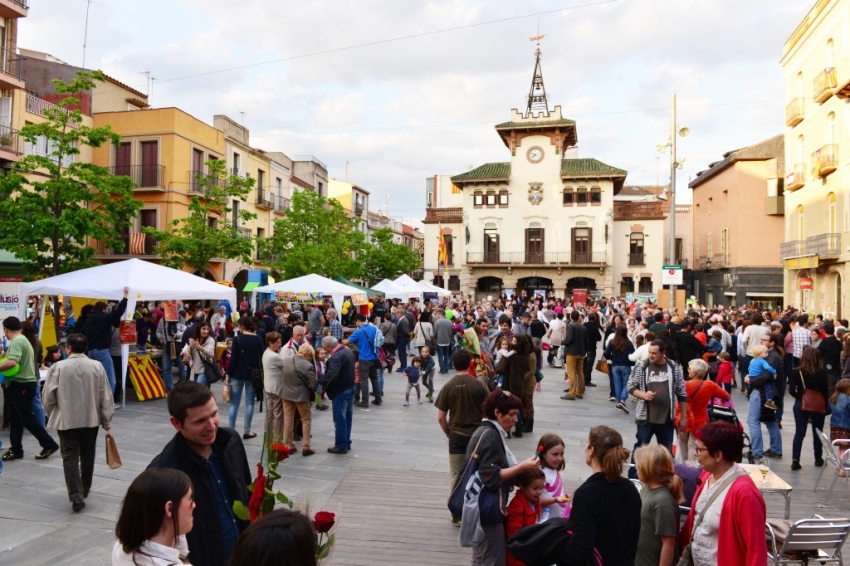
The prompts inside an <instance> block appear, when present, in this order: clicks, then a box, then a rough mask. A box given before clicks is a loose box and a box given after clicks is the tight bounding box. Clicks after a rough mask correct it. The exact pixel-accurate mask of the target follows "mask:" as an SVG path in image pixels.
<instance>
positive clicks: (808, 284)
mask: <svg viewBox="0 0 850 566" xmlns="http://www.w3.org/2000/svg"><path fill="white" fill-rule="evenodd" d="M797 281H799V285H800V291H811V290H812V289H813V288H814V284H813V282H812V278H811V277H800V278H799V279H798V280H797Z"/></svg>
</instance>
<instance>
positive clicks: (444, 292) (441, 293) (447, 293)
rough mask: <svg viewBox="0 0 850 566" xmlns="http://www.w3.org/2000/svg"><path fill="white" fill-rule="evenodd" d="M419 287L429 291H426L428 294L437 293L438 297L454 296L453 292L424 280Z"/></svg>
mask: <svg viewBox="0 0 850 566" xmlns="http://www.w3.org/2000/svg"><path fill="white" fill-rule="evenodd" d="M419 286H420V287H424V288H426V289H428V290H427V291H426V293H427V292H430V293H437V296H438V297H451V296H452V292H451V291H447V290H445V289H443V288H442V287H437V286H436V285H433V284H431V283H428V282H427V281H425V280H424V279H423V280H422V281H419Z"/></svg>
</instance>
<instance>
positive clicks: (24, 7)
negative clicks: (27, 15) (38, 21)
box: [10, 0, 30, 10]
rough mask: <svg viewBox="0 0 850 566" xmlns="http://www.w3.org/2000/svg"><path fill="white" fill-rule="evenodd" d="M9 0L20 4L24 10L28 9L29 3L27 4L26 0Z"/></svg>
mask: <svg viewBox="0 0 850 566" xmlns="http://www.w3.org/2000/svg"><path fill="white" fill-rule="evenodd" d="M10 1H11V2H12V4H17V5H18V6H20V7H21V8H23V9H24V10H29V9H30V7H29V4H27V0H10Z"/></svg>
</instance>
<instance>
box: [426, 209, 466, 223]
mask: <svg viewBox="0 0 850 566" xmlns="http://www.w3.org/2000/svg"><path fill="white" fill-rule="evenodd" d="M423 222H424V223H425V224H439V223H442V224H460V223H461V222H463V208H461V207H454V208H428V209H426V210H425V220H423Z"/></svg>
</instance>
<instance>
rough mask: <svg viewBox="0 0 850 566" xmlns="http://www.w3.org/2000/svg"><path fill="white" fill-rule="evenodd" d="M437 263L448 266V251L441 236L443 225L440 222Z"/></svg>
mask: <svg viewBox="0 0 850 566" xmlns="http://www.w3.org/2000/svg"><path fill="white" fill-rule="evenodd" d="M437 263H442V264H443V265H445V266H446V267H448V266H449V251H448V249H447V248H446V239H445V238H444V237H443V225H442V224H440V251H439V253H438V254H437Z"/></svg>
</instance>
